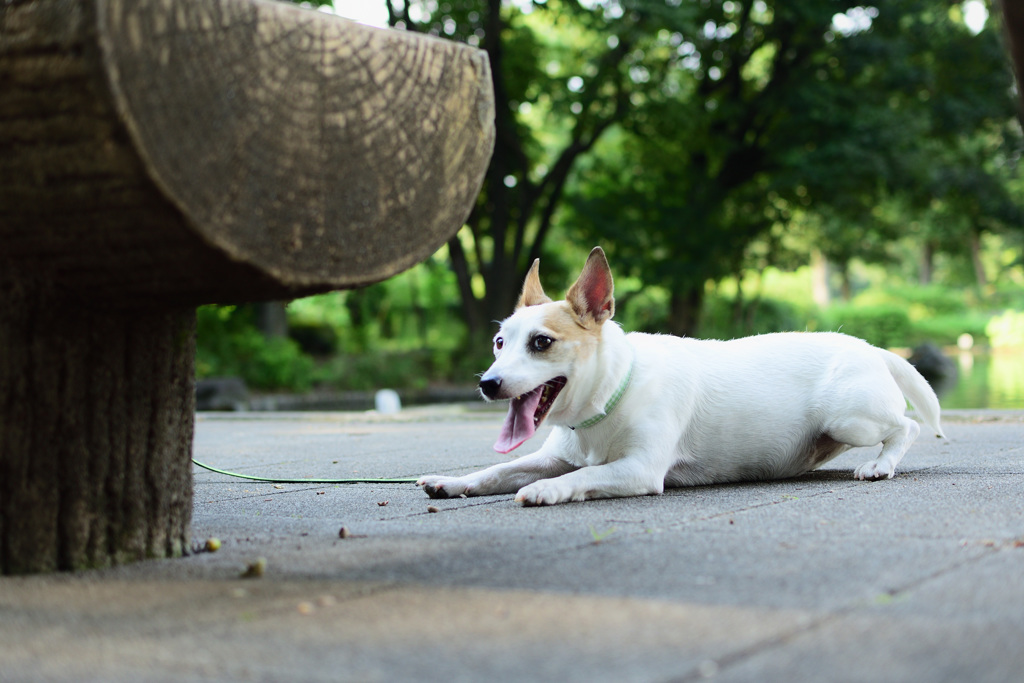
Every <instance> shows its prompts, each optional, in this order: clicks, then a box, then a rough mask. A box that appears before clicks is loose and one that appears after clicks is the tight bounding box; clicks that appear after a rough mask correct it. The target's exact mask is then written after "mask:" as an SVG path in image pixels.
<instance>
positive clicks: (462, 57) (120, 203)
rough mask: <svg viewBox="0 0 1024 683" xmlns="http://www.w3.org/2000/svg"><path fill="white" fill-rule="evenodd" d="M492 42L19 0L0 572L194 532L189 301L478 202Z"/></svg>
mask: <svg viewBox="0 0 1024 683" xmlns="http://www.w3.org/2000/svg"><path fill="white" fill-rule="evenodd" d="M493 114H494V104H493V97H492V94H491V82H490V73H489V70H488V63H487V59H486V56H485V55H484V54H483V53H482V52H480V51H478V50H474V49H471V48H468V47H466V46H459V45H455V44H453V43H448V42H445V41H440V40H436V39H432V38H428V37H425V36H420V35H413V34H408V33H401V32H391V31H381V30H377V29H371V28H368V27H362V26H359V25H356V24H353V23H351V22H347V21H345V20H341V19H338V18H335V17H330V16H327V15H324V14H322V13H318V12H312V11H306V10H301V9H299V8H297V7H294V6H286V5H282V4H277V3H268V2H261V1H260V0H6V1H3V0H0V573H22V572H37V571H49V570H54V569H76V568H82V567H94V566H102V565H106V564H111V563H118V562H125V561H130V560H135V559H140V558H143V557H165V556H174V555H178V554H181V553H182V552H183V551H184V549H185V548H186V547H187V544H188V524H189V517H190V514H191V501H192V480H191V464H190V455H191V444H192V428H193V420H194V386H193V385H194V380H193V377H194V362H195V359H194V354H195V340H194V326H195V314H194V310H193V308H194V307H195V306H196V305H198V304H203V303H212V302H223V303H227V302H242V301H261V300H271V299H282V298H287V297H292V296H297V295H301V294H306V293H313V292H318V291H328V290H331V289H338V288H343V287H349V286H355V285H359V284H367V283H370V282H374V281H377V280H381V279H383V278H386V277H388V276H390V275H393V274H395V273H397V272H399V271H401V270H403V269H405V268H408V267H409V266H411V265H413V264H414V263H416V262H418V261H420V260H422V259H424V258H426V257H427V256H428V255H429V254H431V253H432V252H433V251H434V250H435V249H436V248H437V247H439V246H440V245H441V244H443V243H444V242H445V240H447V239H448V238H449V237H450V236H451V235H453V234H454V233H455V232H456V231H457V230H458V229H459V228H460V227H461V225H462V222H463V221H464V220H465V218H466V217H467V215H468V214H469V211H470V209H471V207H472V205H473V203H474V201H475V199H476V195H477V193H478V191H479V189H480V185H481V183H482V182H483V176H484V172H485V170H486V167H487V163H488V161H489V158H490V154H491V150H492V148H493V136H494V127H493Z"/></svg>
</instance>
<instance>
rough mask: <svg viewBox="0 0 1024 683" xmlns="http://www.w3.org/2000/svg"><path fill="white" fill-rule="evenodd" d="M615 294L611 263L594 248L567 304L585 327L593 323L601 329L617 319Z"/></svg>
mask: <svg viewBox="0 0 1024 683" xmlns="http://www.w3.org/2000/svg"><path fill="white" fill-rule="evenodd" d="M614 292H615V286H614V284H613V283H612V269H611V268H610V267H609V266H608V259H607V258H606V257H605V255H604V250H603V249H602V248H601V247H594V249H593V251H591V252H590V257H589V258H587V263H586V264H585V265H584V266H583V272H582V273H580V276H579V277H578V278H576V282H574V283H573V285H572V287H570V288H569V293H568V294H566V295H565V300H566V301H568V302H569V306H570V307H572V310H573V313H575V314H576V317H577V318H579V320H580V322H581V323H583V325H584V326H586V325H588V324H590V323H591V322H593V323H596V324H598V325H600V324H602V323H604V322H605V321H606V320H609V319H610V318H611V317H612V316H613V315H615V297H614V296H613V294H614Z"/></svg>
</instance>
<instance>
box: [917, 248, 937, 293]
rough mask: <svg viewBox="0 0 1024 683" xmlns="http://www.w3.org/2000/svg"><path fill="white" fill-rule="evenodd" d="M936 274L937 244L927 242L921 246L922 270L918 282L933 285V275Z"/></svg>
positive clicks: (919, 272)
mask: <svg viewBox="0 0 1024 683" xmlns="http://www.w3.org/2000/svg"><path fill="white" fill-rule="evenodd" d="M934 272H935V244H934V243H933V242H931V241H929V240H925V242H924V244H923V245H922V246H921V269H920V270H919V271H918V274H917V281H918V283H919V284H922V285H930V284H931V283H932V275H933V274H934Z"/></svg>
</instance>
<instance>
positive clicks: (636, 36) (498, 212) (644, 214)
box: [199, 0, 1024, 389]
mask: <svg viewBox="0 0 1024 683" xmlns="http://www.w3.org/2000/svg"><path fill="white" fill-rule="evenodd" d="M315 4H325V3H322V2H318V3H315ZM387 4H388V6H389V8H390V17H391V22H392V24H393V25H395V26H397V27H399V28H403V29H406V30H414V31H422V32H426V33H432V34H435V35H438V36H441V37H444V38H448V39H452V40H458V41H464V42H467V43H469V44H471V45H474V46H477V47H480V48H481V49H484V50H486V51H487V53H488V55H489V57H490V59H491V64H492V71H493V76H494V87H495V97H496V106H497V113H496V122H495V123H496V128H497V134H498V135H497V143H496V149H495V153H494V157H493V159H492V163H491V166H490V168H489V170H488V175H487V178H486V180H485V183H484V188H483V190H482V192H481V195H480V197H479V200H478V203H477V205H476V207H475V209H474V211H473V212H472V214H471V215H470V216H469V218H468V219H467V223H466V225H465V227H464V228H463V230H462V231H460V233H459V234H458V235H457V236H456V238H454V239H453V240H452V241H450V242H449V244H448V245H447V246H446V247H445V248H443V249H441V250H440V251H439V252H438V253H437V254H435V255H434V256H433V257H432V258H431V259H429V260H428V261H427V262H426V263H424V264H421V265H420V266H417V267H416V268H413V269H412V270H410V271H409V272H407V273H404V274H402V275H400V276H397V277H395V278H392V279H391V280H389V281H387V282H384V283H380V284H377V285H373V286H371V287H367V288H365V289H360V290H355V291H348V292H336V293H333V294H326V295H322V296H318V297H311V298H308V299H302V300H299V301H295V302H292V303H291V304H290V305H289V307H288V316H289V322H290V326H291V334H292V339H291V340H266V339H264V338H263V337H262V335H260V334H258V333H257V332H256V331H255V328H254V327H253V323H254V321H253V319H252V316H251V315H250V314H249V313H247V311H246V309H245V308H244V307H240V308H237V309H235V308H226V309H216V308H210V309H202V310H200V333H199V346H200V352H199V361H200V362H199V372H200V374H204V375H209V374H239V375H242V376H243V377H245V378H246V379H247V381H249V382H250V383H251V384H252V385H253V386H256V387H264V388H273V387H290V388H295V389H302V388H306V387H309V386H310V385H320V386H325V387H330V388H337V389H349V388H352V389H372V388H379V387H381V386H392V387H396V388H402V387H409V388H422V387H423V386H426V385H430V384H445V383H457V384H463V385H468V384H472V383H474V382H475V377H474V376H475V375H476V374H477V373H479V372H481V371H483V370H484V369H485V368H486V367H487V365H488V363H489V360H490V357H489V344H487V342H486V338H487V337H488V336H489V335H490V334H492V333H493V331H494V330H495V329H496V324H495V321H497V320H499V319H501V318H503V317H505V316H507V315H508V314H509V313H510V312H511V308H512V305H513V303H514V299H515V296H516V294H517V293H518V289H519V286H520V283H521V282H522V276H523V274H524V273H525V271H526V268H527V267H528V266H529V264H530V263H531V262H532V260H533V259H534V258H537V257H541V258H542V268H541V277H542V280H543V282H544V285H545V288H546V289H547V290H548V292H549V294H550V295H552V296H558V295H560V294H561V293H562V292H564V290H565V288H566V287H567V286H568V285H569V284H570V283H571V281H572V280H573V279H574V277H575V274H576V273H577V272H578V269H579V267H580V266H581V264H582V263H583V261H584V259H585V257H586V254H587V252H588V251H589V249H590V247H591V246H592V245H593V244H595V243H599V244H602V245H603V246H604V247H605V249H606V251H607V252H608V255H609V259H610V261H611V264H612V269H613V271H614V273H615V276H616V296H617V319H618V321H619V322H620V323H621V324H622V325H623V326H624V327H625V328H626V329H627V330H639V331H652V332H675V333H691V334H692V333H699V334H700V336H703V337H714V338H732V337H737V336H743V335H747V334H756V333H764V332H771V331H777V330H786V329H798V330H800V329H812V330H814V329H822V330H824V329H840V330H842V331H843V332H847V333H850V334H856V335H858V336H863V337H865V338H867V339H868V340H869V341H872V342H873V343H876V344H880V345H884V346H904V347H906V346H913V345H915V344H917V343H920V342H921V341H925V340H933V341H935V342H937V343H939V344H943V345H952V344H954V343H955V342H956V340H957V339H958V337H960V335H962V334H964V333H967V334H970V335H972V337H973V338H974V339H975V340H976V342H977V343H979V344H986V343H988V342H990V341H991V343H992V344H993V345H1005V344H1014V345H1015V344H1017V342H1015V341H1013V340H1014V339H1017V337H1015V336H1014V335H1016V334H1018V332H1017V330H1018V328H1017V327H1015V325H1016V324H1017V323H1016V322H1014V321H1016V320H1018V318H1017V317H1015V316H1019V315H1020V314H1018V313H1013V311H1022V310H1024V258H1022V253H1024V231H1022V230H1021V226H1022V224H1024V212H1022V202H1021V198H1022V197H1024V179H1022V178H1021V175H1020V173H1019V162H1020V157H1021V153H1022V151H1024V142H1022V136H1021V133H1020V127H1019V124H1018V122H1017V121H1016V119H1015V115H1016V100H1015V92H1014V90H1013V89H1012V87H1011V76H1010V71H1009V69H1008V67H1007V65H1006V60H1005V56H1004V54H1003V51H1002V47H1001V45H1000V40H999V35H1000V30H1001V29H1000V26H999V22H998V17H997V16H993V17H990V18H989V20H988V21H987V23H986V24H985V26H984V27H983V29H982V30H981V31H980V32H975V31H974V30H971V29H969V28H968V27H967V26H966V24H965V22H964V7H965V5H966V3H962V2H956V1H948V0H887V1H886V2H880V3H876V4H875V5H874V6H862V5H857V4H855V3H853V2H837V1H836V0H787V1H785V2H783V1H782V0H753V1H751V2H742V1H739V0H735V1H732V0H725V1H724V2H718V1H714V2H679V1H678V0H590V1H588V2H578V1H576V0H545V1H541V0H536V1H534V2H527V1H526V0H522V1H518V2H500V1H499V0H441V1H437V0H427V1H421V0H390V2H388V3H387ZM990 9H991V8H990ZM812 253H813V254H815V255H816V256H817V257H818V258H815V259H812V258H811V256H810V255H811V254H812ZM811 263H814V264H815V265H813V266H811V265H809V264H811ZM813 283H818V285H819V286H818V287H817V288H815V286H814V284H813ZM812 292H813V294H812ZM822 296H824V297H825V299H822V298H821V297H822ZM1004 311H1010V313H1005V314H1004V313H1003V312H1004ZM990 321H991V322H990ZM1007 340H1008V341H1007ZM250 378H251V379H250Z"/></svg>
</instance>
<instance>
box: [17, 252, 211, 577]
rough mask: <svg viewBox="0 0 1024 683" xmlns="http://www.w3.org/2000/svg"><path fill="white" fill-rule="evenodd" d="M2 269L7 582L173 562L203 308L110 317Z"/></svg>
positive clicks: (184, 499) (43, 282)
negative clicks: (23, 576) (11, 576)
mask: <svg viewBox="0 0 1024 683" xmlns="http://www.w3.org/2000/svg"><path fill="white" fill-rule="evenodd" d="M17 275H18V277H12V273H11V272H10V271H7V272H3V273H0V298H2V301H3V305H0V574H4V573H26V572H39V571H52V570H56V569H61V570H70V569H81V568H86V567H97V566H105V565H108V564H116V563H122V562H128V561H133V560H139V559H143V558H146V557H169V556H177V555H180V554H182V552H183V551H184V550H185V549H186V548H187V544H188V527H189V520H190V519H191V514H192V466H191V459H190V454H191V450H192V432H193V421H194V410H195V408H194V405H195V380H194V372H195V371H194V363H195V313H194V311H192V310H191V309H177V310H166V311H148V312H141V311H131V312H126V311H109V310H107V311H102V310H94V309H89V308H84V307H81V306H78V305H74V304H71V303H69V302H68V301H67V300H66V299H65V298H64V297H62V296H61V295H60V293H59V292H57V291H55V289H54V286H53V284H52V283H51V282H49V281H48V278H46V277H45V274H42V273H41V274H39V276H38V277H31V278H30V277H25V276H24V274H21V273H19V274H17Z"/></svg>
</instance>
